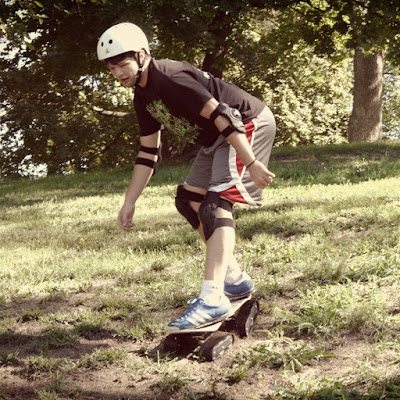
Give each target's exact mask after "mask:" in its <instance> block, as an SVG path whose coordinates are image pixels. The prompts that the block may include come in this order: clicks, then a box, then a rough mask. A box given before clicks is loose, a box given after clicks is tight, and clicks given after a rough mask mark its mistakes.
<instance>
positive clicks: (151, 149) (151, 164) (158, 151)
mask: <svg viewBox="0 0 400 400" xmlns="http://www.w3.org/2000/svg"><path fill="white" fill-rule="evenodd" d="M139 150H140V151H143V153H147V154H151V155H153V156H154V155H157V159H156V161H153V160H149V159H148V158H143V157H137V158H136V162H135V164H141V165H146V166H147V167H150V168H152V169H153V170H154V172H153V175H154V174H155V173H156V171H157V166H158V164H159V163H160V162H161V160H162V157H161V145H160V147H146V146H140V149H139Z"/></svg>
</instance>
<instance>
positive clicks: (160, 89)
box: [134, 59, 265, 147]
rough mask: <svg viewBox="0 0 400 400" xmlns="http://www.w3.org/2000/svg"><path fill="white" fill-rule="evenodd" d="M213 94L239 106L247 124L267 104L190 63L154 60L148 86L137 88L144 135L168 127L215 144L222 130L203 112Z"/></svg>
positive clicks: (194, 140)
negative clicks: (202, 115) (203, 115)
mask: <svg viewBox="0 0 400 400" xmlns="http://www.w3.org/2000/svg"><path fill="white" fill-rule="evenodd" d="M213 97H214V98H215V99H216V100H217V101H218V102H220V103H225V104H228V105H229V106H230V107H233V108H236V109H238V110H239V111H240V113H241V115H242V120H243V123H247V122H249V121H251V120H252V119H254V118H255V117H256V116H257V115H258V114H260V112H261V111H262V110H263V109H264V107H265V105H264V103H263V102H262V101H260V100H259V99H257V98H256V97H254V96H252V95H250V94H248V93H247V92H245V91H244V90H242V89H240V88H238V87H237V86H235V85H234V84H231V83H228V82H225V81H223V80H221V79H219V78H215V77H214V76H212V75H211V74H209V73H207V72H203V71H200V70H199V69H197V68H195V67H193V66H192V65H191V64H189V63H187V62H180V61H173V60H155V59H152V60H151V61H150V64H149V73H148V79H147V84H146V87H144V88H142V87H141V86H137V87H136V89H135V99H134V106H135V110H136V114H137V118H138V122H139V129H140V135H141V136H147V135H151V134H153V133H155V132H157V131H158V130H159V129H161V128H162V127H163V126H164V127H165V128H167V129H169V130H170V131H172V132H173V133H175V134H177V135H179V136H180V137H181V138H182V139H183V140H184V141H187V142H190V143H198V144H201V145H204V146H206V147H208V146H211V145H212V144H213V143H214V142H215V141H216V139H217V138H218V136H219V135H220V132H219V131H218V129H217V128H216V126H215V125H214V123H213V122H211V121H210V120H209V119H207V118H203V117H201V116H200V111H201V110H202V108H203V107H204V105H205V104H206V103H207V101H208V100H210V99H211V98H213Z"/></svg>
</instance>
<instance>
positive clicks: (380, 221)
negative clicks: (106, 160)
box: [0, 143, 400, 399]
mask: <svg viewBox="0 0 400 400" xmlns="http://www.w3.org/2000/svg"><path fill="white" fill-rule="evenodd" d="M270 169H271V170H272V171H273V172H274V173H275V174H276V175H277V178H276V180H275V181H274V183H273V185H272V186H271V187H270V188H269V189H267V190H265V191H264V206H263V207H261V208H260V209H257V210H255V209H252V208H249V207H245V206H237V207H235V211H234V214H235V219H236V226H237V247H236V254H237V257H238V259H239V261H240V263H241V264H242V266H243V268H244V269H246V270H247V271H248V272H249V273H250V274H251V275H252V277H253V278H254V280H255V282H256V285H257V292H256V297H257V298H258V299H259V301H260V304H261V310H262V314H261V316H260V318H259V323H258V326H259V328H260V332H258V333H257V335H256V337H255V340H254V341H251V342H249V344H248V345H247V346H244V347H242V348H241V350H237V351H236V352H235V351H232V354H231V355H227V356H226V359H227V361H226V363H225V364H224V366H223V367H222V366H218V364H217V363H216V365H215V366H206V365H205V363H203V362H201V361H198V357H197V355H196V354H190V355H188V356H187V357H186V360H180V359H179V358H177V359H174V358H168V357H167V358H163V356H162V355H160V354H159V353H152V355H151V354H150V353H149V352H148V349H149V348H150V349H155V348H157V345H158V344H159V343H160V341H161V340H162V338H163V336H164V335H165V326H166V324H167V323H168V322H169V320H170V319H172V317H175V316H176V315H178V314H179V312H180V311H181V310H182V309H183V308H184V307H185V306H186V301H187V300H188V299H189V298H191V297H193V296H196V295H197V294H198V291H199V287H200V284H201V280H202V269H203V265H204V246H203V244H202V243H201V241H200V239H199V238H198V237H197V235H196V233H195V232H193V231H192V230H191V228H190V227H189V225H188V224H187V223H186V221H185V220H184V219H183V217H181V216H180V215H179V214H178V213H177V212H176V210H175V207H174V194H175V191H176V186H177V185H178V184H180V183H182V181H183V180H184V177H185V175H186V173H187V172H188V166H176V165H175V166H168V165H164V166H163V167H162V168H161V169H160V171H159V172H158V173H157V174H156V175H155V176H154V178H153V179H152V180H151V182H150V185H149V186H148V187H147V188H146V190H145V192H144V193H143V196H142V197H141V198H140V200H139V202H138V204H137V209H136V216H135V222H136V227H135V228H134V229H133V230H131V231H129V232H126V231H123V230H121V229H119V227H118V226H117V223H116V217H117V213H118V211H119V208H120V206H121V205H122V202H123V197H124V192H125V189H126V186H127V185H128V183H129V181H130V174H131V172H130V171H129V170H125V169H116V170H111V171H99V172H92V173H88V174H82V175H76V176H73V175H69V176H55V177H48V178H45V179H40V180H36V181H32V180H15V181H6V182H1V183H0V347H1V351H0V369H1V368H6V369H5V370H4V371H6V373H7V374H9V375H8V376H10V377H12V376H14V375H18V376H19V377H20V379H22V380H24V379H25V380H26V381H27V382H30V381H32V380H34V381H35V382H37V383H38V385H37V386H36V389H35V391H34V392H33V394H32V397H26V396H28V395H27V394H26V393H25V392H24V393H25V394H24V396H25V398H26V399H29V398H35V399H52V398H54V399H58V398H60V399H61V398H62V399H64V398H79V399H85V398H90V395H89V394H86V395H85V394H84V389H83V388H80V387H79V385H80V384H81V385H82V386H85V384H84V383H83V382H84V379H85V378H84V377H85V374H88V378H87V379H88V382H90V379H92V378H90V376H91V375H90V374H91V373H93V374H97V373H99V371H119V372H118V374H123V376H126V377H127V378H126V379H128V378H129V379H132V374H133V375H135V374H136V373H139V374H141V376H142V377H145V378H143V379H142V380H141V381H140V382H143V383H141V384H142V385H143V386H141V389H143V388H145V389H146V390H147V391H148V396H149V397H148V398H156V397H157V396H161V397H160V398H162V396H164V398H166V397H165V396H173V398H177V399H178V398H179V399H180V398H182V399H186V398H193V399H195V398H197V399H207V398H230V397H229V387H228V389H226V393H227V395H226V396H225V395H223V394H222V393H225V389H222V388H223V387H224V386H223V385H227V384H228V385H231V386H232V388H235V393H241V394H242V395H243V396H247V397H243V398H254V399H263V398H277V399H280V398H282V399H283V398H303V399H356V398H358V397H357V396H361V394H363V396H364V397H365V398H367V399H375V398H376V399H378V398H380V397H379V396H381V395H383V394H384V393H390V395H391V396H392V397H388V398H398V397H399V396H400V384H399V381H398V376H399V374H398V373H397V372H396V371H398V367H399V364H400V358H399V355H398V354H400V340H399V337H400V290H399V287H400V285H399V277H400V144H399V143H380V144H352V145H348V144H347V145H345V144H343V145H335V146H334V145H330V146H323V147H318V146H308V147H304V148H279V149H275V150H274V152H273V155H272V158H271V163H270ZM351 343H356V344H355V345H354V348H350V347H349V351H350V350H351V351H352V352H353V353H352V356H351V357H350V356H349V357H346V355H345V354H342V352H341V351H342V350H341V349H343V348H345V347H346V346H350V344H351ZM154 354H157V355H156V356H155V355H154ZM183 361H185V362H186V364H183V363H182V362H183ZM187 363H189V364H187ZM335 363H337V364H338V365H337V366H336V369H335V367H334V366H335ZM341 363H342V364H341ZM188 365H190V367H188ZM341 368H342V370H341ZM134 371H139V372H134ZM333 371H334V372H333ZM104 373H105V375H107V372H104ZM110 373H111V372H110ZM76 374H78V375H79V376H80V377H81V381H80V382H77V383H76V382H75V379H74V377H76V376H77V375H76ZM210 374H212V378H210ZM118 376H119V375H118ZM135 376H136V375H135ZM266 377H268V378H269V380H268V382H270V384H267V385H264V384H262V382H263V379H266ZM136 378H137V376H136ZM99 379H100V378H99ZM71 382H72V383H71ZM112 382H113V381H111V383H110V385H112ZM200 382H203V383H202V384H201V383H200ZM204 382H208V383H204ZM93 385H94V386H95V384H93ZM221 385H222V386H221ZM246 385H247V386H246ZM251 385H254V388H253V389H249V388H250V387H252V386H251ZM128 387H129V386H128ZM71 388H72V389H71ZM9 390H10V389H9V388H7V389H6V388H3V387H1V383H0V398H2V396H3V397H6V396H7V395H8V394H9V395H11V394H12V393H9ZM111 390H112V389H111V386H110V391H111ZM134 390H136V389H132V392H129V390H128V389H127V392H126V394H125V397H126V398H129V393H134ZM74 396H75V397H74ZM85 396H86V397H85ZM104 396H105V395H104ZM151 396H153V397H151ZM154 396H156V397H154ZM212 396H214V397H212ZM263 396H264V397H263ZM268 396H270V397H268ZM396 396H397V397H396ZM97 397H98V398H100V397H101V396H100V395H99V394H97ZM122 397H123V396H122V395H121V398H122ZM364 397H363V398H364ZM238 398H239V397H238Z"/></svg>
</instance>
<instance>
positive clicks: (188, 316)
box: [168, 296, 232, 332]
mask: <svg viewBox="0 0 400 400" xmlns="http://www.w3.org/2000/svg"><path fill="white" fill-rule="evenodd" d="M188 303H189V308H188V310H187V311H186V312H185V313H184V314H183V315H182V316H180V317H179V318H177V319H175V320H174V321H172V322H170V323H169V325H168V331H169V332H179V331H182V330H193V329H199V328H203V327H205V326H208V325H212V324H215V323H217V322H220V321H223V320H224V319H225V318H227V317H228V316H229V315H230V313H231V311H232V305H231V302H230V301H229V300H228V299H227V298H226V297H225V296H222V301H221V303H220V304H219V305H217V306H209V305H207V304H206V303H205V302H204V300H203V299H192V300H189V302H188Z"/></svg>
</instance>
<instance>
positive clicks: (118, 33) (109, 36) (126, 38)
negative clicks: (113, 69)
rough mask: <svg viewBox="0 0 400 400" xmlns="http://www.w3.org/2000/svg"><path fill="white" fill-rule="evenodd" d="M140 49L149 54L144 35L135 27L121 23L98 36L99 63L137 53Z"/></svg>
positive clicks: (147, 43)
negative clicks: (122, 55) (129, 53)
mask: <svg viewBox="0 0 400 400" xmlns="http://www.w3.org/2000/svg"><path fill="white" fill-rule="evenodd" d="M142 49H145V50H146V52H147V54H150V49H149V42H148V41H147V38H146V35H145V34H144V33H143V31H142V30H141V29H140V28H139V27H138V26H137V25H135V24H132V23H130V22H122V23H120V24H117V25H114V26H112V27H111V28H108V29H107V30H106V31H105V32H104V33H103V34H102V35H101V36H100V39H99V41H98V43H97V57H98V59H99V60H100V61H101V60H105V59H106V58H110V57H114V56H118V55H119V54H122V53H126V52H128V51H134V52H138V51H140V50H142Z"/></svg>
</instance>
